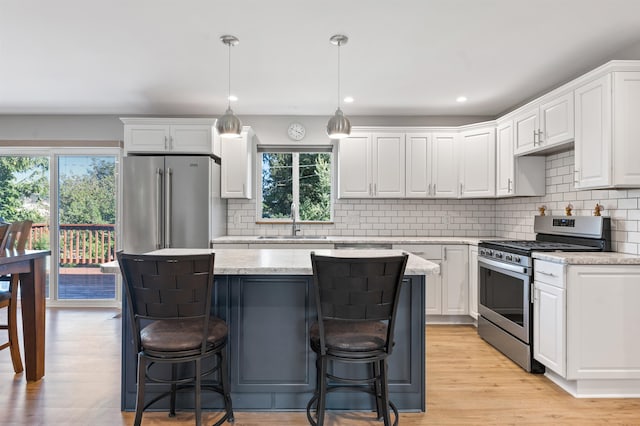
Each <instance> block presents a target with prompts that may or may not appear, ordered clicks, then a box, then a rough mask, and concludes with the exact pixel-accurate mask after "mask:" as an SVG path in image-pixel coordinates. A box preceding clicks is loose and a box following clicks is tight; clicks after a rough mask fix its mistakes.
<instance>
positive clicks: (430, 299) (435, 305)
mask: <svg viewBox="0 0 640 426" xmlns="http://www.w3.org/2000/svg"><path fill="white" fill-rule="evenodd" d="M427 260H428V261H430V262H433V263H436V264H438V265H439V266H440V273H439V274H438V275H428V276H427V285H426V287H427V288H426V293H425V312H424V313H425V314H426V315H442V260H441V259H427Z"/></svg>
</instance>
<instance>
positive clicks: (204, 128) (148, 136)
mask: <svg viewBox="0 0 640 426" xmlns="http://www.w3.org/2000/svg"><path fill="white" fill-rule="evenodd" d="M121 120H122V122H123V123H124V149H125V152H126V153H127V154H128V153H172V154H213V153H214V131H215V130H214V126H215V122H216V120H215V119H209V118H171V119H169V118H122V119H121Z"/></svg>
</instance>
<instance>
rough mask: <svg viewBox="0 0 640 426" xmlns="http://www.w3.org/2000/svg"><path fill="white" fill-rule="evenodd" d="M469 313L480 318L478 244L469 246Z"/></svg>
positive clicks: (474, 317) (475, 317)
mask: <svg viewBox="0 0 640 426" xmlns="http://www.w3.org/2000/svg"><path fill="white" fill-rule="evenodd" d="M469 315H470V316H471V318H473V319H474V320H477V319H478V246H469Z"/></svg>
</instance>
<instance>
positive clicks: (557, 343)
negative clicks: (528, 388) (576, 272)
mask: <svg viewBox="0 0 640 426" xmlns="http://www.w3.org/2000/svg"><path fill="white" fill-rule="evenodd" d="M534 271H535V275H534V283H533V285H534V294H533V322H534V323H533V351H534V353H533V357H534V358H535V359H537V360H538V361H540V362H541V363H542V364H544V365H545V367H547V368H548V369H551V370H553V371H555V372H556V373H558V374H560V375H562V376H564V375H565V374H566V354H567V350H566V325H565V324H566V305H565V300H566V296H565V273H566V272H565V268H564V266H563V265H562V264H559V263H552V262H545V261H541V260H535V267H534Z"/></svg>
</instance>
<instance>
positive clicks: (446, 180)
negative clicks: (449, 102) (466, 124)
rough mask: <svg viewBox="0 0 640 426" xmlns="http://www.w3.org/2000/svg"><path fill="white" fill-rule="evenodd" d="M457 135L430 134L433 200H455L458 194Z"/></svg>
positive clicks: (450, 133) (447, 133) (448, 133)
mask: <svg viewBox="0 0 640 426" xmlns="http://www.w3.org/2000/svg"><path fill="white" fill-rule="evenodd" d="M457 140H458V134H457V133H453V132H446V133H444V132H435V133H433V134H432V141H433V142H432V143H433V148H432V161H431V166H432V170H433V171H432V175H431V176H432V182H433V187H432V194H433V197H435V198H457V197H458V195H459V192H458V144H457Z"/></svg>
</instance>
